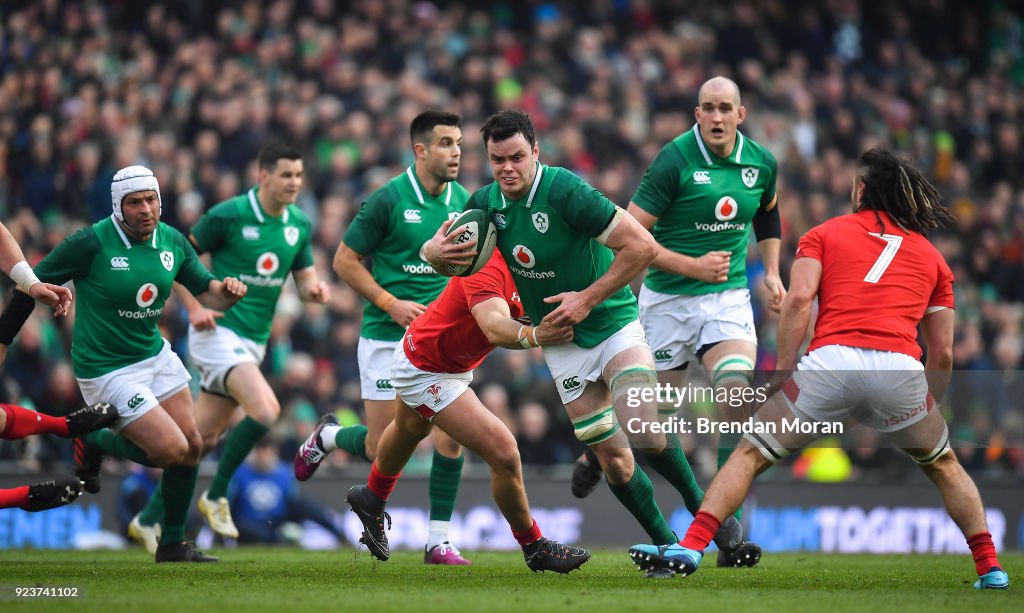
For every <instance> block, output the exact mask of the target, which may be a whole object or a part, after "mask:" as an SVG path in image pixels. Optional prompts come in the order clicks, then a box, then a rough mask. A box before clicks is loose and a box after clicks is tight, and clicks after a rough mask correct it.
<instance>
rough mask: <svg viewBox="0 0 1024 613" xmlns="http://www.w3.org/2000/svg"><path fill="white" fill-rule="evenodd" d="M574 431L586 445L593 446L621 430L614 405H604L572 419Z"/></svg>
mask: <svg viewBox="0 0 1024 613" xmlns="http://www.w3.org/2000/svg"><path fill="white" fill-rule="evenodd" d="M572 427H573V433H574V434H575V435H576V438H578V439H579V440H580V442H582V443H583V444H584V445H589V446H591V447H593V446H594V445H597V444H598V443H603V442H604V441H606V440H608V439H610V438H611V437H613V436H615V434H616V433H617V432H618V431H619V430H620V427H619V421H618V419H617V418H616V417H615V408H614V407H602V408H600V409H597V410H596V411H591V412H590V413H587V414H586V415H582V416H580V417H577V418H576V419H574V420H572Z"/></svg>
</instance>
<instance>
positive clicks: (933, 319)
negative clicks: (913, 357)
mask: <svg viewBox="0 0 1024 613" xmlns="http://www.w3.org/2000/svg"><path fill="white" fill-rule="evenodd" d="M955 320H956V311H954V310H953V309H949V308H940V309H939V310H937V311H932V312H931V313H927V314H926V315H925V316H924V319H922V320H921V333H922V336H923V337H924V346H925V351H926V352H927V357H926V358H925V364H924V370H925V376H926V377H927V378H928V391H929V392H931V393H932V398H934V399H935V402H939V401H940V400H942V395H943V394H945V393H946V388H947V387H949V379H950V377H951V376H952V373H953V328H954V324H955Z"/></svg>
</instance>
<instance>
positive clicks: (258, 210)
mask: <svg viewBox="0 0 1024 613" xmlns="http://www.w3.org/2000/svg"><path fill="white" fill-rule="evenodd" d="M256 190H257V188H255V187H251V188H249V192H248V194H247V195H248V196H249V206H251V207H252V214H253V215H255V216H256V219H258V220H259V222H260V223H265V222H266V220H265V219H264V218H263V208H262V207H261V206H260V201H259V200H257V199H256ZM281 221H282V222H283V223H288V207H284V214H283V215H281Z"/></svg>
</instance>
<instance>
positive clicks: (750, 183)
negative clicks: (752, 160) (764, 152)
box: [740, 167, 761, 187]
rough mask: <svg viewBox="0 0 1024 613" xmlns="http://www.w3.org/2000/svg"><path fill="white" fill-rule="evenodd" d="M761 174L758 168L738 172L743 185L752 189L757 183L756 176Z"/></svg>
mask: <svg viewBox="0 0 1024 613" xmlns="http://www.w3.org/2000/svg"><path fill="white" fill-rule="evenodd" d="M759 174H761V170H760V169H759V168H749V167H748V168H744V169H743V170H741V171H740V177H741V178H742V179H743V184H744V185H746V186H747V187H754V184H755V183H757V175H759Z"/></svg>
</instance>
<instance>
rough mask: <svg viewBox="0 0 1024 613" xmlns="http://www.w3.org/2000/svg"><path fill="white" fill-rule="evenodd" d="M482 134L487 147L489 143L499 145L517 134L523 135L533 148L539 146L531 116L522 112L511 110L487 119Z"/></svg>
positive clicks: (500, 112)
mask: <svg viewBox="0 0 1024 613" xmlns="http://www.w3.org/2000/svg"><path fill="white" fill-rule="evenodd" d="M480 134H482V135H483V137H484V146H485V147H486V146H487V141H494V142H496V143H498V142H501V141H503V140H508V139H510V138H512V137H513V136H515V135H516V134H522V135H523V138H525V139H526V142H528V143H530V146H531V147H533V146H534V145H536V144H537V136H536V135H535V134H534V132H533V123H532V122H531V121H530V116H529V115H527V114H526V113H524V112H522V111H513V110H510V109H505V110H504V111H498V112H497V113H495V114H493V115H491V116H490V117H488V118H487V121H485V122H484V127H482V128H480Z"/></svg>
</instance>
